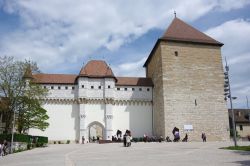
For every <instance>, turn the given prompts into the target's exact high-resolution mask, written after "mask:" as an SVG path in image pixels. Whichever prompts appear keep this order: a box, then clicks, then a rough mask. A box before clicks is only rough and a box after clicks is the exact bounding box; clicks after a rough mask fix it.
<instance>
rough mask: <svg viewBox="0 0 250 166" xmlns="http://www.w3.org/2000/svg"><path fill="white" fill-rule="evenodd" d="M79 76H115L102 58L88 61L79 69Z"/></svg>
mask: <svg viewBox="0 0 250 166" xmlns="http://www.w3.org/2000/svg"><path fill="white" fill-rule="evenodd" d="M79 75H80V76H87V77H97V78H99V77H100V78H104V77H111V78H115V76H114V74H113V71H112V70H111V68H110V67H109V66H108V65H107V63H106V62H105V61H102V60H91V61H89V62H88V63H87V64H86V65H85V66H84V67H83V68H82V69H81V71H80V74H79Z"/></svg>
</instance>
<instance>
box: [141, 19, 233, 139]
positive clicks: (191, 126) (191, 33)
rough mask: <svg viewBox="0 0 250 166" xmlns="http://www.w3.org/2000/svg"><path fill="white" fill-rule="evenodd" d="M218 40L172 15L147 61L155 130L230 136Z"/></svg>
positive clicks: (192, 136) (167, 133) (169, 133)
mask: <svg viewBox="0 0 250 166" xmlns="http://www.w3.org/2000/svg"><path fill="white" fill-rule="evenodd" d="M222 46H223V44H222V43H220V42H218V41H216V40H214V39H212V38H211V37H209V36H207V35H205V34H204V33H202V32H200V31H198V30H197V29H195V28H193V27H191V26H190V25H188V24H186V23H185V22H183V21H182V20H180V19H178V18H174V20H173V21H172V23H171V25H170V26H169V27H168V29H167V30H166V32H165V33H164V35H163V36H162V37H161V38H159V39H158V40H157V42H156V44H155V46H154V48H153V50H152V51H151V53H150V55H149V57H148V59H147V61H146V62H145V64H144V67H146V74H147V77H149V78H151V79H152V81H153V83H154V90H153V126H154V134H155V135H157V136H159V135H162V136H170V138H172V130H173V128H174V127H177V128H179V129H180V134H181V137H182V138H183V137H184V134H185V133H188V135H189V139H190V140H198V141H199V140H201V133H202V132H205V133H206V135H207V139H208V140H214V141H215V140H228V139H229V131H228V130H229V125H228V114H227V107H226V102H225V101H224V95H223V94H224V90H223V89H224V75H223V65H222V57H221V47H222Z"/></svg>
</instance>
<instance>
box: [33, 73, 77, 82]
mask: <svg viewBox="0 0 250 166" xmlns="http://www.w3.org/2000/svg"><path fill="white" fill-rule="evenodd" d="M77 76H78V75H73V74H34V75H33V78H34V82H35V83H38V84H74V83H75V81H76V78H77Z"/></svg>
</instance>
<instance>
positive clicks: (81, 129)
mask: <svg viewBox="0 0 250 166" xmlns="http://www.w3.org/2000/svg"><path fill="white" fill-rule="evenodd" d="M222 46H223V44H222V43H220V42H218V41H216V40H214V39H212V38H211V37H209V36H207V35H205V34H204V33H202V32H200V31H198V30H197V29H195V28H193V27H191V26H190V25H188V24H186V23H185V22H183V21H182V20H180V19H179V18H174V20H173V21H172V23H171V24H170V26H169V27H168V29H167V30H166V32H165V33H164V35H163V36H162V37H161V38H159V39H158V40H157V42H156V44H155V46H154V48H153V49H152V51H151V53H150V54H149V56H148V58H147V60H146V62H145V64H144V67H145V68H146V77H145V78H135V77H118V76H115V75H114V74H113V72H112V69H111V68H110V67H109V66H108V65H107V63H106V62H105V61H101V60H91V61H89V62H88V63H87V64H86V65H85V66H83V68H82V69H81V70H80V72H79V74H76V75H68V74H34V75H33V76H32V77H33V78H34V80H35V82H36V83H38V84H41V85H42V86H43V87H44V88H46V89H48V90H49V95H48V96H47V97H46V99H44V108H45V109H46V110H47V111H48V115H49V117H50V119H49V123H50V126H49V128H48V129H46V130H45V131H44V132H42V131H38V130H35V129H30V131H29V133H30V134H33V135H45V136H48V137H49V140H81V138H82V136H84V137H85V138H86V139H87V140H88V139H89V138H92V137H93V136H94V137H97V136H98V137H101V138H102V139H106V140H110V139H111V138H112V136H113V135H115V134H116V131H117V130H121V131H122V132H123V133H124V131H125V130H126V129H129V130H131V132H132V135H133V137H142V136H143V135H144V134H147V135H149V136H151V135H155V136H163V137H166V136H170V138H171V137H172V130H173V128H174V127H178V128H179V129H180V134H181V136H182V137H184V134H185V133H188V135H189V139H190V140H194V141H199V140H201V138H200V137H201V133H202V132H205V133H206V135H207V139H208V140H210V141H217V140H219V141H221V140H228V139H229V131H228V130H229V123H228V113H227V107H226V102H225V101H224V96H223V94H224V90H223V87H224V75H223V65H222V58H221V47H222Z"/></svg>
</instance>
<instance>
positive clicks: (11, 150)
mask: <svg viewBox="0 0 250 166" xmlns="http://www.w3.org/2000/svg"><path fill="white" fill-rule="evenodd" d="M13 112H14V114H13V123H12V131H11V144H10V153H13V142H14V130H15V119H16V106H14V111H13Z"/></svg>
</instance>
